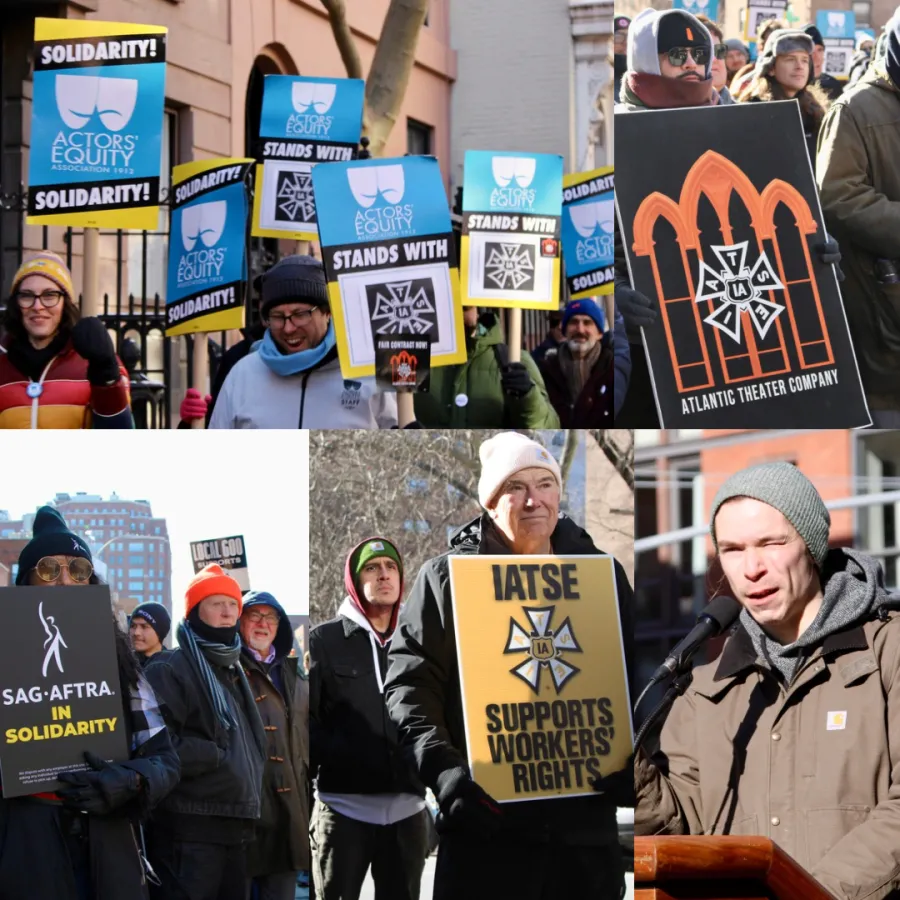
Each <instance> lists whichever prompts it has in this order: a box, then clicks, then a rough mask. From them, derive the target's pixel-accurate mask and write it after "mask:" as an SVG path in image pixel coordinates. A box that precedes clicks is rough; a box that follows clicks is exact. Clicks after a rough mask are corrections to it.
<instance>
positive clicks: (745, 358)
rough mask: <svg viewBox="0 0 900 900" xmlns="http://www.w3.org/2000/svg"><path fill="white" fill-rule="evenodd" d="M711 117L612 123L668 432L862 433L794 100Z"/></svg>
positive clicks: (863, 411) (691, 114)
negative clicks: (762, 148)
mask: <svg viewBox="0 0 900 900" xmlns="http://www.w3.org/2000/svg"><path fill="white" fill-rule="evenodd" d="M707 112H708V110H705V109H677V110H651V111H648V112H646V113H642V114H641V115H639V116H631V115H620V116H617V117H616V142H617V146H618V148H619V153H618V156H619V159H620V164H619V165H618V168H617V172H616V174H617V176H618V177H617V179H616V207H617V210H618V215H619V225H620V227H621V229H622V236H623V243H624V245H625V251H626V253H627V256H628V267H629V271H630V274H631V279H632V283H633V284H634V287H635V288H636V289H637V290H639V291H641V292H642V293H644V294H646V295H647V296H648V297H650V298H651V299H653V300H654V302H655V304H656V305H658V307H659V309H660V317H659V320H658V321H657V323H656V324H655V325H654V326H653V327H652V328H645V329H644V342H645V347H646V352H647V360H648V364H649V367H650V374H651V377H652V379H653V389H654V392H655V394H656V403H657V407H658V409H659V415H660V421H661V423H662V425H663V426H664V427H665V428H688V427H690V428H787V427H791V428H852V427H858V426H862V425H868V424H869V413H868V409H867V407H866V401H865V397H864V396H863V392H862V387H861V385H860V380H859V371H858V369H857V366H856V357H855V355H854V352H853V345H852V344H851V342H850V335H849V332H848V329H847V320H846V318H845V316H844V307H843V305H842V303H841V296H840V293H839V291H838V285H837V279H836V276H835V273H834V269H833V267H832V266H830V265H825V264H823V263H822V262H820V261H819V258H818V256H817V255H816V249H815V248H816V247H817V246H819V245H821V244H822V243H823V242H824V240H825V228H824V225H823V223H822V210H821V207H820V206H819V195H818V193H817V191H816V185H815V182H814V181H813V175H812V170H811V168H810V162H809V155H808V154H807V150H806V139H805V138H804V135H803V129H802V127H801V123H800V113H799V108H798V107H797V104H796V103H794V102H793V101H790V102H781V103H775V102H773V103H747V104H744V103H741V104H738V105H737V106H728V107H722V108H721V109H719V110H717V112H716V114H715V115H714V116H708V115H706V113H707ZM747 134H755V135H761V136H766V135H770V136H772V137H774V136H776V135H777V138H778V153H777V154H760V153H756V152H755V151H754V149H753V147H751V146H750V145H749V144H748V143H747V141H746V140H745V139H744V136H745V135H747ZM672 135H677V136H678V140H672Z"/></svg>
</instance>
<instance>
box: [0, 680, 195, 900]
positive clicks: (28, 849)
mask: <svg viewBox="0 0 900 900" xmlns="http://www.w3.org/2000/svg"><path fill="white" fill-rule="evenodd" d="M121 696H122V697H123V698H127V697H128V696H129V693H128V690H127V688H126V689H124V690H122V692H121ZM125 722H126V723H129V740H130V731H131V728H130V722H131V715H130V711H128V712H127V714H126V716H125ZM122 765H125V766H127V767H128V768H130V769H133V770H134V771H135V772H138V773H139V774H140V775H141V777H142V778H143V780H144V783H145V788H144V791H143V792H142V794H141V796H140V798H138V800H136V801H133V802H132V803H129V804H126V805H125V806H123V807H121V808H120V809H118V810H116V812H115V813H114V814H113V815H109V816H93V815H90V816H82V817H81V819H82V821H83V822H85V823H86V825H87V832H88V842H89V843H88V846H89V854H90V867H91V880H92V894H91V900H145V898H146V897H147V896H148V894H147V881H146V878H145V876H144V870H143V866H142V865H141V860H140V857H139V855H138V852H139V851H138V848H139V846H140V845H139V837H138V829H139V826H140V823H141V821H142V820H143V819H144V818H145V817H146V815H147V814H148V813H149V811H150V810H151V809H152V808H153V807H154V806H155V805H156V804H157V803H159V801H160V800H161V799H162V798H163V797H164V796H165V795H166V794H168V793H169V791H171V790H172V788H173V787H174V786H175V785H176V784H177V782H178V775H179V765H178V756H177V754H176V753H175V750H174V748H173V747H172V742H171V740H170V739H169V733H168V731H166V730H165V729H163V730H162V731H159V732H157V733H156V734H155V735H154V736H153V737H151V738H150V739H149V740H148V741H146V742H145V743H143V744H142V745H141V746H140V747H138V749H137V750H136V751H135V752H134V754H133V756H132V758H131V759H130V760H128V761H127V762H125V763H122ZM62 815H64V813H63V807H62V806H61V804H58V803H54V802H53V801H45V800H40V799H35V798H31V797H18V798H14V799H11V800H6V799H3V798H0V900H77V898H78V893H77V890H76V887H75V881H74V877H73V872H72V863H71V862H70V859H69V851H68V848H67V846H66V839H65V838H64V837H63V834H62V830H61V824H60V823H61V816H62Z"/></svg>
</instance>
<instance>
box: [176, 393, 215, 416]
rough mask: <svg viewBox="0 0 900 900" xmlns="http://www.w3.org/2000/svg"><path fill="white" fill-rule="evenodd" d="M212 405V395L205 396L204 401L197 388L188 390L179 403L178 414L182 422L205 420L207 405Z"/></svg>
mask: <svg viewBox="0 0 900 900" xmlns="http://www.w3.org/2000/svg"><path fill="white" fill-rule="evenodd" d="M210 403H212V394H207V395H206V399H204V398H203V397H201V396H200V391H198V390H197V388H188V389H187V393H186V394H185V395H184V400H182V401H181V409H180V410H179V411H178V414H179V415H180V416H181V421H182V422H193V421H194V420H195V419H205V418H206V411H207V410H208V409H209V404H210Z"/></svg>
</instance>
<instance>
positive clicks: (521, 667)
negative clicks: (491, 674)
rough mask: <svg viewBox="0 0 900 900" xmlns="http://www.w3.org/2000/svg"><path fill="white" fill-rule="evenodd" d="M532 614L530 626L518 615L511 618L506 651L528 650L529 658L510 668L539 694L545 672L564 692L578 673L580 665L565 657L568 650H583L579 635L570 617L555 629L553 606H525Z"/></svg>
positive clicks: (576, 651) (526, 612)
mask: <svg viewBox="0 0 900 900" xmlns="http://www.w3.org/2000/svg"><path fill="white" fill-rule="evenodd" d="M523 611H524V613H525V615H526V616H527V617H528V622H529V625H530V628H523V627H522V625H521V624H520V623H519V622H517V621H516V620H515V619H514V618H511V619H510V620H509V636H508V637H507V639H506V648H505V649H504V651H503V652H504V653H516V654H519V653H521V654H525V656H526V659H525V660H523V661H522V662H520V663H518V664H517V665H516V666H514V667H513V668H512V669H510V672H511V673H512V674H513V675H515V676H516V677H517V678H521V679H522V681H524V682H525V683H526V684H528V685H529V686H530V687H531V689H532V690H533V691H534V692H535V694H540V692H541V678H542V676H543V673H544V672H549V676H550V678H551V679H552V681H553V685H554V687H555V688H556V693H557V694H558V693H560V691H561V690H562V688H563V685H564V684H566V682H567V681H569V679H570V678H572V677H574V676H575V675H577V674H578V672H579V671H580V669H578V668H577V667H576V666H573V665H572V664H571V663H570V662H568V661H567V660H566V659H565V658H564V654H566V653H581V652H582V650H581V647H580V646H579V644H578V641H577V640H576V639H575V634H574V632H573V631H572V624H571V622H570V621H569V619H568V617H566V618H565V619H564V620H563V621H562V623H561V624H560V626H559V628H556V629H554V628H553V627H552V624H553V613H554V611H555V610H554V609H553V607H552V606H551V607H548V608H546V609H531V608H529V607H525V609H524V610H523Z"/></svg>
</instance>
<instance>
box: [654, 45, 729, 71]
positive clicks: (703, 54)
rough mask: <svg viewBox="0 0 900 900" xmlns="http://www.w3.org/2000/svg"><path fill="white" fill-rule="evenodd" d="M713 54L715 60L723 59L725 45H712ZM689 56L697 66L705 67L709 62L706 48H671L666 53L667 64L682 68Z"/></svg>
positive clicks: (726, 51) (726, 48)
mask: <svg viewBox="0 0 900 900" xmlns="http://www.w3.org/2000/svg"><path fill="white" fill-rule="evenodd" d="M713 53H714V54H715V56H716V59H725V56H726V55H727V54H728V47H727V46H726V45H725V44H713ZM688 54H690V55H691V56H692V57H693V59H694V62H695V63H697V65H698V66H705V65H706V64H707V63H708V62H709V49H708V48H706V47H673V48H672V49H671V50H670V51H669V52H668V54H667V55H668V57H669V62H670V63H671V64H672V65H673V66H678V67H680V66H683V65H684V64H685V63H686V62H687V58H688Z"/></svg>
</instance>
